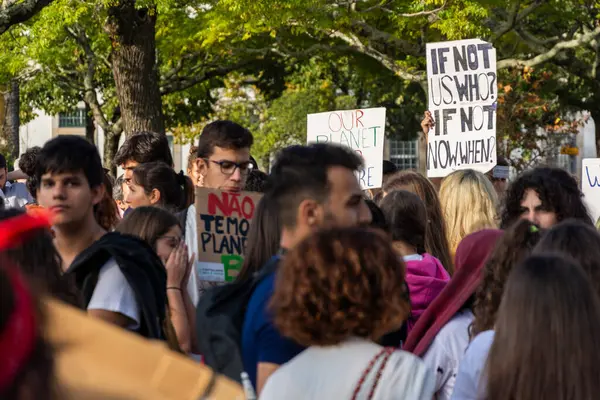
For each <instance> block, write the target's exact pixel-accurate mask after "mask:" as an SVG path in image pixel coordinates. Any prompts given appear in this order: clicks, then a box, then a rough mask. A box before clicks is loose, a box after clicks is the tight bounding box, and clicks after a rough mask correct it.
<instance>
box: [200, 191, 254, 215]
mask: <svg viewBox="0 0 600 400" xmlns="http://www.w3.org/2000/svg"><path fill="white" fill-rule="evenodd" d="M254 208H255V207H254V201H253V200H252V197H250V196H243V197H242V201H241V204H240V194H239V193H230V192H220V193H218V194H217V193H209V194H208V213H209V214H212V215H215V214H218V213H221V214H222V215H224V216H226V217H231V216H232V215H233V214H235V216H237V217H243V218H246V219H252V216H253V215H254Z"/></svg>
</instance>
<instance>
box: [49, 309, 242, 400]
mask: <svg viewBox="0 0 600 400" xmlns="http://www.w3.org/2000/svg"><path fill="white" fill-rule="evenodd" d="M43 300H44V302H43V305H44V309H45V311H46V314H47V322H46V327H45V334H46V338H47V340H48V341H49V342H50V344H51V345H52V347H53V348H54V351H55V362H56V370H55V374H56V378H57V381H58V386H59V394H60V395H59V396H58V397H59V398H60V399H86V400H99V399H102V400H124V399H128V400H142V399H143V400H197V399H200V398H209V399H215V400H220V399H222V400H230V399H233V400H243V399H245V398H246V397H245V396H244V392H243V390H242V388H241V386H240V385H238V384H237V383H235V382H233V381H230V380H229V379H227V378H225V377H222V376H216V375H213V374H214V372H213V371H212V370H211V369H210V368H208V367H206V366H204V365H201V364H199V363H197V362H194V361H192V360H191V359H190V358H189V357H186V356H184V355H182V354H178V353H174V352H172V351H170V350H169V349H168V348H167V347H166V346H165V344H164V342H158V341H150V340H147V339H144V338H142V337H141V336H139V335H137V334H134V333H131V332H128V331H127V330H125V329H121V328H118V327H117V326H115V325H113V324H109V323H107V322H104V321H102V320H100V319H98V318H93V317H89V316H88V315H87V314H86V313H84V312H82V311H80V310H77V309H75V308H73V307H71V306H68V305H66V304H63V303H61V302H59V301H57V300H53V299H51V298H45V299H43ZM213 378H216V381H215V382H214V384H211V381H212V380H213Z"/></svg>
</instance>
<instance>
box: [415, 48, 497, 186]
mask: <svg viewBox="0 0 600 400" xmlns="http://www.w3.org/2000/svg"><path fill="white" fill-rule="evenodd" d="M497 85H498V82H497V76H496V49H494V47H493V46H492V45H491V44H490V43H487V42H484V41H482V40H479V39H469V40H459V41H454V42H440V43H428V44H427V91H428V96H427V97H428V99H429V111H430V112H431V113H432V116H433V119H434V120H435V127H434V128H433V129H432V130H431V131H430V132H429V134H428V140H427V176H429V177H432V178H440V177H445V176H446V175H448V174H450V173H451V172H452V171H456V170H459V169H467V168H470V169H474V170H477V171H479V172H483V173H486V172H488V171H489V170H491V169H492V168H494V166H495V165H496V161H497V160H496V109H497V104H498V102H497V101H498V88H497Z"/></svg>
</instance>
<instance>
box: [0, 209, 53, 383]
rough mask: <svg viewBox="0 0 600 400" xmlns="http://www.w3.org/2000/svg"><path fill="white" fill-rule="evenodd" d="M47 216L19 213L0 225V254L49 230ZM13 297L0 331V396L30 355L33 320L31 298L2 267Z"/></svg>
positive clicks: (12, 272) (17, 277) (11, 270)
mask: <svg viewBox="0 0 600 400" xmlns="http://www.w3.org/2000/svg"><path fill="white" fill-rule="evenodd" d="M50 226H51V225H50V215H49V214H48V213H46V212H43V211H36V212H35V213H31V214H23V215H19V216H17V217H14V218H9V219H6V220H4V221H2V222H0V251H2V250H6V249H8V248H11V247H14V246H17V245H19V244H20V243H21V242H22V241H23V240H24V238H25V235H26V234H27V233H29V232H30V231H32V230H35V229H43V228H50ZM3 271H4V272H5V273H6V274H7V276H8V278H9V280H10V283H11V287H12V291H13V296H14V303H15V305H14V309H13V310H12V313H11V315H10V316H9V318H8V320H7V321H6V324H5V325H4V327H3V330H2V332H0V359H1V360H2V362H0V393H1V392H3V391H4V390H6V389H7V388H8V387H9V386H10V385H11V384H12V383H13V381H14V379H15V378H16V376H17V375H18V373H19V371H20V370H21V369H22V367H23V365H24V364H25V362H27V360H28V359H29V357H30V356H31V353H32V352H33V348H34V346H35V342H36V329H35V327H36V317H35V309H34V304H33V299H32V297H31V294H30V292H29V289H28V288H27V286H26V284H25V281H24V279H23V277H22V276H21V274H20V273H19V271H18V270H17V269H15V268H11V267H7V266H4V268H3Z"/></svg>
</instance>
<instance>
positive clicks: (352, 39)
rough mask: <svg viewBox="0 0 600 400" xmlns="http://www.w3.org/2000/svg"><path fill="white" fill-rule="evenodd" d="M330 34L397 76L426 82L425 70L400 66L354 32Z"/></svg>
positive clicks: (335, 31) (422, 82)
mask: <svg viewBox="0 0 600 400" xmlns="http://www.w3.org/2000/svg"><path fill="white" fill-rule="evenodd" d="M330 35H331V37H334V38H337V39H340V40H342V41H344V42H346V43H347V44H348V45H349V46H350V47H351V48H352V49H354V50H355V51H358V52H359V53H362V54H365V55H367V56H369V57H371V58H373V59H375V60H376V61H378V62H379V63H380V64H381V65H383V66H384V67H385V68H387V69H389V70H390V71H392V72H393V73H394V74H396V76H398V77H400V78H402V79H404V80H407V81H411V82H417V83H419V84H421V85H424V84H426V78H425V75H424V74H423V72H418V73H412V72H410V71H408V70H407V69H405V68H403V67H400V66H399V65H397V64H396V63H395V62H394V60H393V59H392V58H391V57H389V56H387V55H385V54H383V53H381V52H379V51H377V50H375V49H374V48H372V47H370V46H367V45H365V44H364V43H363V42H362V41H361V40H360V39H359V38H358V37H357V36H356V35H354V34H352V33H343V32H341V31H338V30H334V31H331V32H330Z"/></svg>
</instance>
